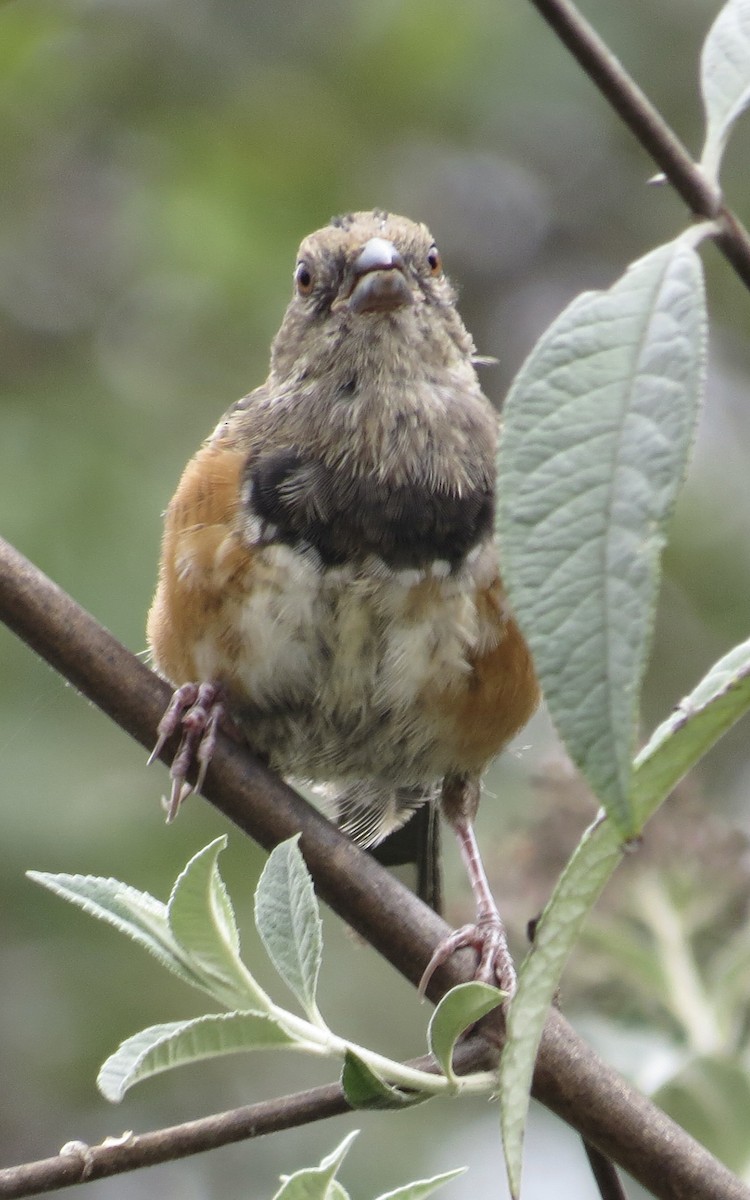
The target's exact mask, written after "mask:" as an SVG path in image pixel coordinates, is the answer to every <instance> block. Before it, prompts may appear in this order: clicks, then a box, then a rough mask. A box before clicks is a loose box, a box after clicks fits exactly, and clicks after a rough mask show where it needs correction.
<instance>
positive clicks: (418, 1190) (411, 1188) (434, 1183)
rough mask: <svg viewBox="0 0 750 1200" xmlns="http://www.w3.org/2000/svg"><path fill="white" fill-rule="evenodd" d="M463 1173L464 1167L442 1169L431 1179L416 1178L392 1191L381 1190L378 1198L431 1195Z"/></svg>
mask: <svg viewBox="0 0 750 1200" xmlns="http://www.w3.org/2000/svg"><path fill="white" fill-rule="evenodd" d="M465 1173H466V1167H458V1168H457V1169H456V1170H455V1171H444V1172H443V1174H442V1175H433V1176H432V1179H418V1180H415V1182H414V1183H406V1184H404V1186H403V1187H399V1188H396V1189H395V1191H393V1192H383V1194H382V1196H379V1197H378V1200H422V1198H423V1197H424V1196H431V1195H432V1193H433V1192H436V1191H437V1189H438V1188H441V1187H442V1186H443V1184H444V1183H450V1181H451V1179H457V1178H458V1176H459V1175H464V1174H465Z"/></svg>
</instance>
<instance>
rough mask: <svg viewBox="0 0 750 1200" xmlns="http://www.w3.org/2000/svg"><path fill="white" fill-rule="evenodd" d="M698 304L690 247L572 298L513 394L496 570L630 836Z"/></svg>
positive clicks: (699, 370) (561, 711) (697, 371)
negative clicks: (644, 690)
mask: <svg viewBox="0 0 750 1200" xmlns="http://www.w3.org/2000/svg"><path fill="white" fill-rule="evenodd" d="M705 328H706V318H705V303H704V295H703V280H702V271H701V264H700V259H699V258H698V256H697V254H696V253H695V251H694V250H693V249H692V247H691V246H690V245H688V244H687V242H685V241H680V240H677V241H675V242H672V243H669V244H668V245H665V246H661V247H659V248H658V249H656V250H654V251H652V252H651V253H650V254H648V255H646V257H645V258H642V259H640V260H638V262H636V263H634V264H633V265H632V266H631V267H630V269H629V270H628V271H627V272H626V273H625V274H624V275H623V276H622V278H621V279H619V280H618V281H617V283H615V284H614V285H613V286H612V287H611V288H610V289H609V291H606V292H592V293H586V294H584V295H582V296H579V297H578V299H577V300H575V301H574V302H573V303H572V304H571V305H570V306H569V308H568V309H567V310H566V311H565V312H564V313H563V314H562V316H560V317H559V318H558V320H557V321H555V323H554V324H553V325H552V327H551V328H550V329H549V330H548V331H547V333H546V334H544V336H543V337H542V339H541V340H540V342H539V343H538V345H537V346H536V348H535V350H534V351H533V352H532V354H531V356H530V358H529V359H528V360H527V361H526V363H525V364H524V366H523V367H522V368H521V371H520V373H519V375H518V377H517V379H516V381H515V383H514V384H513V387H512V388H511V392H510V395H509V396H508V400H507V402H506V407H505V417H504V429H503V434H502V437H501V440H500V451H499V459H498V480H499V496H498V533H499V537H500V543H501V555H502V561H503V577H504V580H505V583H506V586H507V588H508V593H509V598H510V602H511V605H512V607H513V609H514V612H515V614H516V616H517V618H518V620H519V622H520V624H521V627H522V629H523V631H524V633H525V635H526V637H527V639H528V641H529V644H530V646H531V649H532V652H533V654H534V659H535V662H536V666H537V669H538V672H539V676H540V679H541V683H542V688H543V690H544V694H545V697H546V700H547V704H548V706H549V710H550V713H551V715H552V718H553V720H554V722H555V724H556V725H557V728H558V730H559V732H560V734H561V736H562V738H563V740H564V742H565V744H566V746H567V749H568V751H569V753H570V755H571V757H572V759H573V761H574V762H575V763H576V764H577V765H578V766H579V767H580V769H581V771H582V772H583V774H584V775H585V776H586V778H587V779H588V781H589V783H590V784H591V786H592V788H593V790H594V791H595V793H596V794H597V796H599V798H600V799H601V801H602V803H603V805H604V806H605V808H606V810H607V811H608V812H609V814H610V815H611V817H612V819H613V821H614V822H615V823H616V824H617V825H618V826H619V828H620V830H621V832H622V833H623V834H624V835H625V836H632V835H633V834H634V833H635V832H636V821H635V817H634V813H633V809H632V804H631V800H630V789H631V772H632V755H633V751H634V748H635V737H636V728H637V718H638V699H639V690H640V684H641V679H642V676H643V671H644V668H645V664H646V657H647V651H648V647H649V643H650V638H651V630H652V624H653V617H654V610H655V606H656V598H657V590H658V579H659V559H660V554H661V549H662V546H663V543H664V536H665V532H664V531H665V525H666V522H667V520H668V518H669V516H670V514H671V511H672V507H673V504H674V501H675V497H676V495H677V491H678V488H679V485H680V482H681V480H682V477H683V475H684V472H685V468H686V463H687V459H688V453H689V449H690V444H691V441H692V437H693V431H694V428H695V423H696V417H697V412H698V405H699V400H700V396H701V392H702V385H703V375H704V360H705Z"/></svg>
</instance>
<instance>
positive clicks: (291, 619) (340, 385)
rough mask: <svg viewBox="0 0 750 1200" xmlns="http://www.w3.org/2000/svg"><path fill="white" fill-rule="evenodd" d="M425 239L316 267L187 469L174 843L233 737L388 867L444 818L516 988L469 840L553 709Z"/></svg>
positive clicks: (363, 241)
mask: <svg viewBox="0 0 750 1200" xmlns="http://www.w3.org/2000/svg"><path fill="white" fill-rule="evenodd" d="M481 362H482V359H480V357H479V355H478V354H477V351H476V349H475V346H474V342H473V339H472V337H471V335H470V334H469V332H468V331H467V329H466V327H465V326H464V324H463V321H462V319H461V317H460V315H459V313H458V309H457V306H456V292H455V290H454V287H453V285H452V283H451V282H450V280H449V278H448V276H447V275H446V273H445V270H444V267H443V261H442V257H441V254H440V251H439V250H438V247H437V245H436V243H435V241H434V239H433V237H432V234H431V233H430V231H429V230H428V229H427V227H426V226H425V225H423V224H420V223H417V222H414V221H411V220H409V219H407V218H405V217H401V216H397V215H395V214H391V213H388V212H386V211H384V210H380V209H375V210H373V211H367V212H353V213H348V214H345V215H342V216H339V217H335V218H333V219H332V220H331V221H330V223H329V224H328V225H326V226H324V227H323V228H322V229H319V230H317V231H316V232H314V233H312V234H310V235H309V236H308V237H306V238H305V239H304V240H303V241H302V243H301V245H300V248H299V251H298V254H297V259H296V265H295V268H294V276H293V291H292V297H291V300H290V302H289V304H288V307H287V309H286V312H285V314H284V316H283V319H282V322H281V326H280V328H279V331H278V333H277V334H276V337H275V338H274V339H273V342H272V345H271V355H270V368H269V374H268V377H267V379H266V381H265V383H263V384H261V385H260V387H257V388H256V389H255V390H254V391H251V392H250V393H249V394H248V395H246V396H245V397H243V398H242V399H240V400H239V401H237V402H236V403H234V404H233V405H232V406H231V407H230V408H229V410H228V411H227V412H226V413H225V415H224V416H223V417H222V418H221V420H220V421H219V423H218V425H217V426H216V428H215V429H214V431H213V433H211V435H210V436H209V437H208V438H207V439H206V441H205V442H204V443H203V445H202V446H201V447H200V449H199V450H198V452H197V453H196V454H195V456H194V457H193V458H192V459H191V460H190V461H189V462H188V464H187V466H186V467H185V470H184V472H183V474H182V477H181V479H180V482H179V484H178V487H177V490H176V492H175V494H174V496H173V498H172V500H171V502H170V504H169V506H168V508H167V510H166V514H165V518H164V532H163V541H162V552H161V562H160V568H159V577H158V584H157V589H156V594H155V597H154V600H153V603H152V606H151V609H150V612H149V616H148V622H147V632H148V642H149V647H150V652H151V656H152V661H153V663H154V665H155V668H156V669H157V671H158V672H159V673H160V674H161V675H162V676H163V677H164V678H166V679H167V680H168V681H169V682H170V683H171V684H172V685H173V687H174V689H175V691H174V694H173V697H172V700H171V702H170V704H169V706H168V708H167V710H166V711H165V713H164V716H163V718H162V720H161V722H160V725H159V729H158V742H157V745H156V748H155V750H154V754H153V755H152V758H153V757H155V756H157V755H158V754H160V752H161V750H162V748H163V746H164V744H165V742H166V741H167V740H168V739H169V738H170V737H172V735H174V734H179V736H180V739H181V741H180V745H179V749H178V750H177V752H176V754H175V756H174V758H173V761H172V765H171V777H172V794H171V799H170V801H169V813H168V819H169V818H171V817H174V815H175V813H176V811H177V809H178V807H179V805H180V803H181V802H182V800H183V799H184V798H185V796H186V795H187V793H188V792H189V791H190V790H192V789H191V788H190V785H189V784H188V782H187V776H188V773H189V772H191V771H192V770H193V769H194V768H196V769H197V771H198V779H197V782H196V784H195V788H196V790H200V787H201V785H202V782H203V777H204V775H205V772H206V769H207V766H208V764H209V763H210V760H211V755H212V753H213V751H214V749H215V745H216V738H217V734H218V730H219V729H220V728H225V729H227V730H228V731H230V732H232V733H233V734H234V736H235V737H239V738H240V739H242V740H243V741H245V742H246V743H247V745H248V746H249V747H250V749H251V750H252V751H253V752H254V753H255V754H256V755H257V756H258V757H259V758H260V759H262V760H263V761H264V762H265V763H266V764H267V765H268V766H269V767H270V768H271V769H273V770H275V771H277V772H278V773H280V774H281V775H282V776H284V777H286V778H287V779H291V780H299V781H303V782H306V783H310V784H312V785H313V786H314V787H317V788H318V789H319V790H321V791H322V792H323V793H324V794H325V795H326V797H327V798H328V802H329V806H330V811H331V812H332V813H333V814H334V816H335V818H336V820H337V822H338V824H339V826H340V827H341V829H342V830H343V831H344V832H346V833H347V834H349V835H350V836H351V837H352V838H353V839H354V840H355V841H356V842H358V843H359V844H360V845H362V846H365V847H374V846H376V845H378V843H380V842H381V841H382V840H383V839H384V838H385V837H386V836H387V835H388V834H389V833H390V832H391V831H393V830H395V829H397V828H398V827H399V826H400V825H402V824H403V823H404V821H406V820H407V819H408V817H409V816H410V814H412V813H413V812H414V811H415V810H416V809H418V808H419V807H420V806H422V805H425V804H428V805H433V806H437V807H439V809H440V811H441V812H442V814H443V816H444V817H445V819H446V820H447V823H448V825H449V826H451V827H452V829H453V831H454V833H455V834H456V837H457V839H458V845H459V848H460V851H461V854H462V857H463V859H464V861H465V864H466V869H467V872H468V876H469V880H470V883H471V887H472V891H473V893H474V898H475V904H476V920H475V922H473V923H472V924H469V925H466V926H463V927H462V928H461V929H458V930H456V931H454V932H453V933H451V935H450V936H449V937H448V938H447V939H446V940H445V941H444V942H443V943H441V945H440V946H439V947H438V948H437V950H436V951H435V953H434V954H433V956H432V959H431V961H430V963H429V964H428V966H427V968H426V970H425V972H424V975H423V977H422V983H421V987H422V990H424V988H425V987H426V985H427V982H428V981H429V979H430V977H431V976H432V974H433V972H434V971H435V970H436V969H437V967H438V966H440V965H441V964H442V963H444V962H446V961H447V960H448V958H449V957H450V956H451V955H452V954H453V953H454V952H455V951H456V950H458V949H460V948H463V947H473V948H474V949H475V951H476V952H477V955H478V959H477V968H476V977H477V978H479V979H484V980H486V981H488V982H491V983H494V984H497V985H498V986H500V987H501V988H503V989H504V990H505V991H506V992H507V993H510V992H512V991H513V989H514V987H515V972H514V967H513V962H512V958H511V956H510V952H509V950H508V945H507V938H506V934H505V930H504V926H503V923H502V919H501V917H500V913H499V911H498V907H497V905H496V903H495V900H494V898H493V895H492V892H491V889H490V886H489V883H488V879H487V875H486V872H485V869H484V866H483V863H482V859H481V855H480V851H479V847H478V843H477V839H476V834H475V831H474V819H475V816H476V812H477V807H478V803H479V797H480V787H481V778H482V775H483V773H484V770H485V768H486V767H487V765H488V764H489V763H490V762H491V761H492V759H493V758H494V757H495V756H496V755H497V754H498V753H499V752H500V751H501V750H502V748H503V747H504V746H505V745H506V743H507V742H508V741H509V740H510V739H511V738H512V737H513V736H514V735H516V734H517V733H518V732H519V731H520V730H521V729H522V728H523V727H524V725H525V724H526V723H527V721H528V720H529V718H530V717H531V715H532V714H533V712H534V710H535V709H536V707H537V704H538V702H539V695H540V694H539V685H538V682H537V678H536V675H535V671H534V667H533V663H532V659H531V655H530V652H529V649H528V646H527V644H526V642H525V640H524V637H523V635H522V633H521V630H520V628H519V626H518V624H517V622H516V620H515V618H514V616H513V613H512V612H511V610H510V608H509V605H508V601H507V597H506V593H505V589H504V586H503V582H502V579H501V575H500V568H499V563H498V550H497V546H496V544H495V539H494V535H493V518H494V508H495V451H496V442H497V438H498V426H499V417H498V413H497V410H496V409H495V407H493V405H492V403H491V402H490V401H489V400H488V398H487V397H486V396H485V395H484V393H483V391H482V389H481V386H480V383H479V379H478V375H477V370H476V368H477V366H478V365H479V364H480V363H481Z"/></svg>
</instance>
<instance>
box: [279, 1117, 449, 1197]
mask: <svg viewBox="0 0 750 1200" xmlns="http://www.w3.org/2000/svg"><path fill="white" fill-rule="evenodd" d="M357 1133H358V1131H357V1130H354V1131H353V1132H352V1133H350V1134H348V1136H347V1137H345V1138H344V1140H343V1141H342V1142H341V1143H340V1145H338V1146H337V1147H336V1149H335V1150H333V1151H332V1152H331V1153H330V1154H328V1155H326V1157H325V1158H324V1159H323V1160H322V1161H321V1163H320V1165H319V1166H317V1167H305V1168H303V1169H302V1170H300V1171H295V1172H294V1174H293V1175H287V1176H285V1177H283V1178H282V1182H281V1187H280V1188H279V1190H278V1192H276V1194H275V1196H274V1198H273V1200H349V1193H348V1192H347V1191H346V1190H345V1189H344V1188H343V1187H342V1185H341V1184H340V1183H339V1181H338V1179H337V1178H336V1175H337V1173H338V1169H339V1167H340V1166H341V1164H342V1162H343V1161H344V1158H345V1157H346V1155H347V1154H348V1152H349V1147H350V1146H351V1144H352V1142H353V1141H354V1139H355V1137H357ZM463 1170H464V1168H462V1167H459V1169H458V1170H457V1171H446V1172H444V1173H443V1174H442V1175H434V1176H433V1177H432V1179H419V1180H416V1181H415V1182H414V1183H407V1184H405V1185H404V1186H403V1187H399V1188H396V1189H395V1190H394V1191H390V1192H384V1193H383V1194H382V1195H381V1196H378V1197H377V1200H423V1197H427V1196H431V1195H432V1193H433V1192H435V1191H437V1189H438V1188H439V1187H442V1186H443V1184H444V1183H449V1182H450V1180H451V1179H456V1178H457V1176H459V1175H462V1174H463Z"/></svg>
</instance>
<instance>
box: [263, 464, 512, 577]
mask: <svg viewBox="0 0 750 1200" xmlns="http://www.w3.org/2000/svg"><path fill="white" fill-rule="evenodd" d="M245 483H246V488H245V496H246V502H247V503H248V505H249V507H250V508H251V510H252V511H253V513H254V514H255V515H256V516H257V517H259V518H260V519H261V521H262V522H263V523H264V525H265V526H266V527H267V530H268V538H267V540H268V541H269V542H283V543H285V544H286V545H289V546H311V547H314V548H315V550H317V551H318V553H319V555H320V557H321V559H322V561H323V564H324V565H325V566H340V565H342V564H343V563H347V562H357V561H361V560H362V559H364V558H365V557H367V556H368V555H371V554H372V555H376V556H377V557H378V558H381V559H382V560H383V561H384V562H385V563H387V565H388V566H390V567H393V568H395V569H403V568H419V567H425V566H427V565H428V564H429V563H431V562H433V561H434V560H435V559H443V560H445V561H447V562H449V563H450V564H451V565H452V566H453V567H456V566H458V565H459V564H460V563H461V562H462V561H463V559H464V558H465V557H466V555H467V554H468V553H469V551H470V550H471V549H472V548H473V547H474V546H475V545H476V544H477V543H478V542H480V541H481V540H482V539H483V538H485V537H486V536H487V535H488V534H489V532H490V529H491V528H492V519H493V509H494V497H493V492H492V486H491V484H490V483H489V482H487V483H485V484H484V485H483V486H477V487H476V488H474V489H470V490H466V491H464V492H463V493H462V494H461V495H457V494H456V493H454V492H447V491H437V490H434V491H430V490H429V488H428V487H427V486H426V484H425V483H419V482H416V481H415V482H413V483H407V484H400V485H398V486H393V485H389V484H388V483H387V482H384V481H383V480H379V479H377V478H376V477H374V476H366V475H365V476H356V475H351V474H346V473H344V471H343V470H342V469H341V467H337V468H336V469H334V468H332V467H329V466H327V465H326V464H325V463H324V462H321V461H320V460H315V459H309V458H305V457H304V455H302V454H301V453H300V452H299V451H298V450H296V449H293V448H289V449H286V450H279V451H276V452H275V453H273V454H268V455H264V456H261V457H260V458H256V459H254V460H252V461H251V462H250V463H249V464H248V468H247V471H246V475H245Z"/></svg>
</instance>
